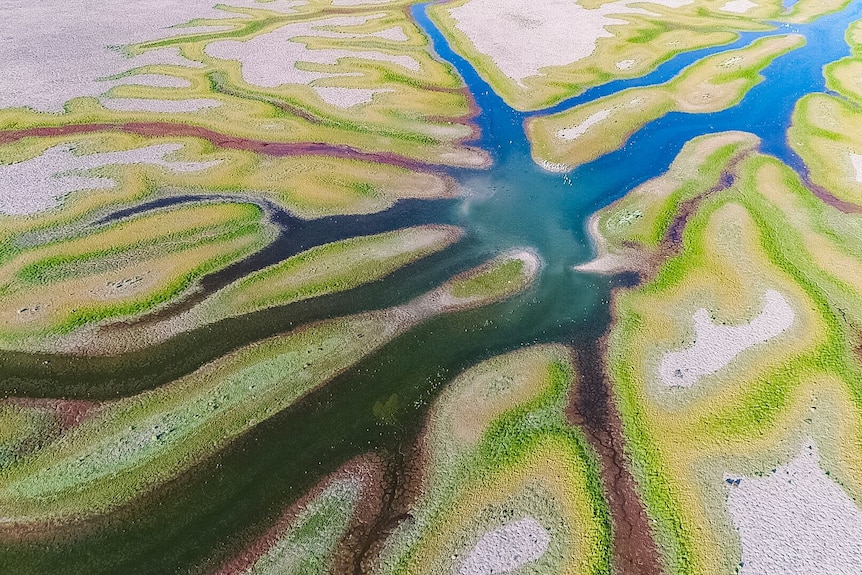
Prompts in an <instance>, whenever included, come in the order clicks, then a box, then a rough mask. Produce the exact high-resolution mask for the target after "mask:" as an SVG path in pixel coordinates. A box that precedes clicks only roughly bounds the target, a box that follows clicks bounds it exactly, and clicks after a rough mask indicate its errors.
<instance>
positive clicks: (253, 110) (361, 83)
mask: <svg viewBox="0 0 862 575" xmlns="http://www.w3.org/2000/svg"><path fill="white" fill-rule="evenodd" d="M330 10H331V6H329V5H323V4H306V5H304V6H297V8H296V10H295V11H294V12H293V13H291V14H279V13H275V12H272V11H268V10H265V9H258V10H255V9H235V11H236V12H237V13H239V14H244V15H245V16H243V17H231V18H225V19H224V20H213V21H210V22H209V23H210V24H212V25H218V26H222V25H227V26H231V27H232V29H231V30H226V31H219V32H204V33H197V34H191V35H188V36H178V37H172V38H168V39H165V40H160V41H154V42H148V43H143V44H139V45H131V46H125V47H123V49H124V50H125V51H127V52H129V53H131V54H142V53H145V52H146V51H148V50H155V49H159V48H164V47H172V48H177V49H178V50H179V51H180V53H181V54H182V55H183V56H184V57H186V58H188V59H190V60H192V61H195V62H200V63H202V64H204V66H202V67H199V68H194V67H182V66H176V65H146V66H142V67H139V68H135V69H133V70H130V71H129V72H130V73H133V74H150V73H152V74H163V75H168V76H175V77H178V78H182V79H185V80H188V81H189V82H191V86H190V87H188V88H161V87H152V86H142V85H124V86H120V87H116V88H114V89H112V90H111V91H110V93H109V95H110V96H112V97H124V98H144V99H152V100H154V101H158V100H185V99H201V98H203V99H208V100H215V101H217V102H219V104H220V105H219V106H216V107H209V108H205V109H201V110H197V111H190V112H182V113H177V112H170V113H167V112H145V111H118V110H112V109H108V108H105V107H104V106H102V104H101V103H100V101H99V100H98V99H96V98H90V97H80V98H74V99H72V100H70V101H68V102H67V103H66V105H65V107H64V108H65V110H64V112H63V113H61V114H55V113H40V112H36V111H33V110H29V109H26V108H15V109H6V110H2V111H0V129H16V130H20V129H26V128H33V127H43V126H68V125H75V124H93V123H97V124H98V123H111V124H123V123H127V122H144V123H148V122H166V121H171V122H176V121H177V119H181V120H182V123H183V124H185V125H189V126H197V127H201V128H206V129H209V130H213V131H215V132H218V133H221V134H228V135H231V136H235V137H241V138H248V139H252V140H262V141H267V142H293V143H303V142H321V143H331V144H334V145H339V146H345V145H346V146H352V147H354V148H357V149H360V150H365V151H369V152H382V153H396V154H401V155H403V156H407V157H410V158H414V159H417V160H420V161H424V162H429V163H439V164H453V165H474V166H475V165H481V164H484V163H486V162H487V155H486V154H485V153H484V152H481V151H479V150H475V149H472V148H468V147H466V146H463V145H461V141H462V140H464V139H465V138H467V137H469V136H470V135H471V134H472V131H473V127H472V126H471V125H470V123H469V117H470V115H471V113H472V112H471V108H470V100H469V98H468V96H467V95H466V94H465V93H463V92H462V91H461V87H462V86H463V83H462V81H461V79H460V78H459V77H458V75H457V74H456V73H455V71H454V70H453V69H452V67H451V66H449V65H447V64H443V63H441V62H439V61H438V60H437V59H436V58H435V57H434V56H433V55H432V53H431V50H430V48H429V45H428V40H427V39H426V38H425V36H424V35H423V34H422V32H421V31H420V30H419V28H418V27H417V26H416V24H415V23H413V22H412V21H411V20H410V18H409V16H408V15H407V13H406V12H405V11H404V8H403V6H390V5H387V6H379V5H357V6H351V7H340V8H339V10H338V14H337V16H339V17H343V16H368V17H371V18H370V20H368V21H367V22H365V23H364V24H362V25H354V26H326V22H325V21H326V20H327V19H329V18H331V17H333V14H331V12H329V11H330ZM226 15H227V13H226ZM299 22H309V23H319V24H321V25H322V26H324V32H325V33H328V35H327V36H305V37H302V38H298V40H299V41H300V42H301V43H303V44H305V45H306V46H307V47H308V48H309V49H312V50H314V49H326V48H333V49H337V50H345V51H348V52H350V51H353V52H356V53H357V57H355V58H354V57H345V58H340V59H339V60H338V61H337V62H336V63H335V64H332V65H325V66H324V65H320V64H312V63H303V64H300V66H302V69H305V70H308V69H311V70H316V71H323V72H325V73H326V74H327V75H328V76H327V77H326V78H322V79H319V80H315V81H314V82H313V83H312V84H313V85H314V86H320V87H325V86H329V87H332V86H342V87H353V88H365V89H370V88H373V89H384V90H386V91H384V92H380V93H377V94H375V95H374V98H373V100H372V101H371V102H369V103H365V104H360V105H356V106H351V107H350V108H347V109H342V108H338V107H335V106H331V105H328V104H326V103H325V102H323V101H322V100H321V99H320V97H319V96H318V95H317V94H316V93H315V92H314V90H313V86H312V85H305V84H282V85H279V86H276V87H272V88H269V87H261V86H255V85H253V84H249V83H247V82H246V81H245V80H244V79H243V77H242V72H241V67H240V63H239V62H237V61H234V60H222V59H219V58H213V57H211V56H208V55H207V53H206V52H205V48H206V46H207V45H208V44H209V43H211V42H213V41H217V40H226V39H229V40H236V41H246V40H250V39H252V38H254V37H257V36H260V35H264V34H267V33H271V32H273V31H276V30H278V29H279V28H281V27H283V26H286V25H289V24H296V23H299ZM393 27H397V28H399V29H400V30H401V31H402V32H403V33H404V35H405V36H406V37H407V40H405V41H401V40H389V39H385V38H382V37H375V36H364V37H363V36H357V35H358V34H365V33H374V32H381V31H384V30H387V29H390V28H393ZM332 32H338V33H340V34H337V35H333V34H332ZM330 36H334V37H330ZM368 51H375V52H380V53H384V54H392V55H402V56H404V55H407V56H410V57H412V58H413V59H414V60H416V61H417V62H418V63H419V66H420V69H419V70H418V71H412V70H408V69H406V68H404V67H402V66H399V65H398V64H395V63H393V62H387V61H380V60H373V59H366V58H363V57H362V52H368ZM287 65H293V62H290V63H288V64H287ZM106 87H107V86H106ZM300 111H301V114H300V113H299V112H300Z"/></svg>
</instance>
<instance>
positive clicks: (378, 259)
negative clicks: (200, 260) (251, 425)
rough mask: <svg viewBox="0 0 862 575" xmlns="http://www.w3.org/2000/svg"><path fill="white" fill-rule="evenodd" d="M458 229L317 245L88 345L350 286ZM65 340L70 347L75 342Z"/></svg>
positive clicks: (119, 346)
mask: <svg viewBox="0 0 862 575" xmlns="http://www.w3.org/2000/svg"><path fill="white" fill-rule="evenodd" d="M461 234H462V231H461V229H460V228H456V227H454V226H443V225H426V226H415V227H412V228H403V229H400V230H394V231H391V232H384V233H381V234H375V235H371V236H359V237H354V238H350V239H347V240H341V241H337V242H332V243H329V244H324V245H322V246H317V247H314V248H311V249H309V250H306V251H304V252H302V253H299V254H297V255H295V256H292V257H289V258H287V259H286V260H284V261H282V262H279V263H277V264H274V265H271V266H269V267H266V268H264V269H262V270H259V271H256V272H252V273H250V274H248V275H246V276H245V277H243V278H241V279H239V280H237V281H235V282H233V283H231V284H229V285H227V286H225V287H224V288H222V289H221V290H219V291H217V292H215V293H213V294H212V295H210V296H208V297H207V298H205V299H204V300H203V301H201V302H200V303H199V304H197V305H195V306H194V307H192V308H191V309H189V310H187V311H184V312H182V313H180V314H179V315H176V316H173V317H170V318H166V319H164V320H162V321H158V322H147V323H132V324H114V325H112V326H111V327H110V329H106V330H102V331H98V332H96V333H93V334H89V335H88V337H87V338H86V344H85V345H86V349H87V352H88V353H90V354H97V353H102V354H112V355H113V354H116V353H119V352H121V351H128V350H130V349H140V348H143V347H147V346H150V345H153V344H154V343H157V342H160V341H163V340H165V339H168V338H170V337H172V336H174V335H176V334H177V333H180V332H184V331H189V330H193V329H196V328H199V327H201V326H204V325H207V324H210V323H214V322H217V321H220V320H222V319H225V318H228V317H235V316H239V315H243V314H249V313H253V312H256V311H260V310H264V309H267V308H272V307H277V306H283V305H287V304H290V303H294V302H298V301H302V300H306V299H311V298H315V297H320V296H322V295H326V294H333V293H338V292H341V291H346V290H349V289H353V288H355V287H357V286H360V285H362V284H366V283H370V282H374V281H377V280H379V279H381V278H383V277H385V276H387V275H389V274H391V273H392V272H394V271H395V270H397V269H399V268H401V267H403V266H405V265H407V264H410V263H412V262H415V261H416V260H419V259H421V258H423V257H426V256H428V255H430V254H432V253H435V252H438V251H440V250H443V249H445V248H446V247H448V246H450V245H451V244H452V243H453V242H455V241H457V240H458V239H460V237H461ZM519 279H520V280H521V281H523V280H524V278H523V277H522V278H519ZM461 297H463V296H461ZM74 339H75V336H74V335H73V337H72V340H74ZM69 344H70V345H71V346H72V347H73V348H74V345H75V341H70V342H69Z"/></svg>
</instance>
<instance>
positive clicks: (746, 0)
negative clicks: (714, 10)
mask: <svg viewBox="0 0 862 575" xmlns="http://www.w3.org/2000/svg"><path fill="white" fill-rule="evenodd" d="M752 8H757V4H755V3H754V2H752V1H751V0H730V2H728V3H727V4H725V5H724V6H722V7H721V8H719V10H721V11H722V12H734V13H736V14H745V13H746V12H748V11H749V10H751V9H752Z"/></svg>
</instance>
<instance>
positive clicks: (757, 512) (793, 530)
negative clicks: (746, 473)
mask: <svg viewBox="0 0 862 575" xmlns="http://www.w3.org/2000/svg"><path fill="white" fill-rule="evenodd" d="M819 460H820V458H819V455H818V453H817V448H816V446H815V445H814V444H813V442H812V441H811V440H808V441H807V442H806V444H805V445H803V447H802V450H801V452H800V453H799V454H798V455H797V456H796V458H795V459H793V461H791V462H790V463H788V464H787V465H783V466H781V467H779V468H778V469H776V470H775V472H774V473H773V474H772V475H770V476H768V477H753V478H751V477H732V476H726V477H725V480H726V481H727V483H729V484H730V485H731V487H730V490H729V491H730V492H729V494H728V497H727V508H728V511H729V512H730V515H731V517H732V519H733V523H734V525H735V526H736V528H737V529H738V530H739V538H740V540H741V543H742V562H741V565H742V567H741V569H740V571H739V573H740V575H776V574H778V573H780V574H782V575H820V574H823V573H835V574H838V573H842V574H843V573H846V574H848V575H849V574H850V573H858V572H859V569H860V566H862V510H860V509H859V508H858V507H857V506H856V504H855V503H854V502H853V500H852V499H851V498H850V497H849V496H848V495H847V493H845V492H844V490H843V489H842V488H841V487H840V486H839V485H838V484H837V483H835V482H834V481H833V480H832V479H830V478H829V476H827V475H826V473H824V471H823V469H821V468H820V465H819Z"/></svg>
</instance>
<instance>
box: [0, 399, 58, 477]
mask: <svg viewBox="0 0 862 575" xmlns="http://www.w3.org/2000/svg"><path fill="white" fill-rule="evenodd" d="M58 423H59V422H58V421H57V417H56V416H55V415H54V414H53V413H51V412H50V411H49V410H48V409H44V408H40V407H27V406H21V405H15V404H10V403H4V404H0V469H2V468H3V467H5V466H7V465H10V464H12V463H13V462H14V461H15V460H16V459H18V458H19V457H21V456H22V455H23V454H24V453H26V452H27V451H29V450H31V449H33V448H35V447H37V446H38V445H39V443H40V442H42V441H44V440H45V438H47V437H50V436H51V435H53V434H54V433H55V432H56V431H57V430H58V428H59V426H58Z"/></svg>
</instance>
